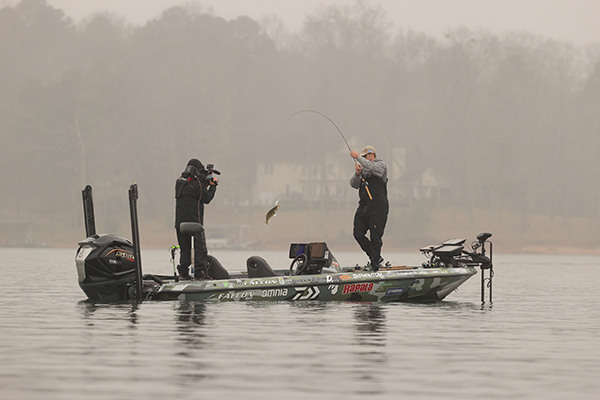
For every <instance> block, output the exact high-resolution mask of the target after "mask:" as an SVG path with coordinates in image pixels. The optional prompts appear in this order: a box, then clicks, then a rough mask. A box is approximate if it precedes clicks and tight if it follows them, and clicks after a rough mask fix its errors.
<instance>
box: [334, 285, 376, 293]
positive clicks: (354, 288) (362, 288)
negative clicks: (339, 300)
mask: <svg viewBox="0 0 600 400" xmlns="http://www.w3.org/2000/svg"><path fill="white" fill-rule="evenodd" d="M371 289H373V284H372V283H354V284H352V285H344V291H343V292H342V294H349V293H355V292H370V291H371Z"/></svg>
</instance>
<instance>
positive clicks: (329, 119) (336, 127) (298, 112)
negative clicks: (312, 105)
mask: <svg viewBox="0 0 600 400" xmlns="http://www.w3.org/2000/svg"><path fill="white" fill-rule="evenodd" d="M303 112H313V113H315V114H319V115H321V116H322V117H325V118H327V120H328V121H329V122H331V123H332V124H333V126H335V129H337V131H338V132H339V133H340V135H341V136H342V139H344V142H346V146H348V150H350V151H352V149H351V148H350V145H349V144H348V141H347V140H346V138H345V137H344V134H343V133H342V131H341V130H340V128H338V126H337V125H336V124H335V122H333V121H332V120H331V118H329V117H328V116H327V115H325V114H323V113H321V112H319V111H315V110H300V111H296V112H295V113H293V114H292V115H291V116H292V117H293V116H294V115H296V114H300V113H303Z"/></svg>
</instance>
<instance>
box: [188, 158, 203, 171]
mask: <svg viewBox="0 0 600 400" xmlns="http://www.w3.org/2000/svg"><path fill="white" fill-rule="evenodd" d="M187 165H192V166H194V167H196V169H197V170H198V171H202V170H203V169H204V165H202V163H201V162H200V160H198V159H197V158H192V159H191V160H190V161H188V163H187Z"/></svg>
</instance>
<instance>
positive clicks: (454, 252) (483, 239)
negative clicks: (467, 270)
mask: <svg viewBox="0 0 600 400" xmlns="http://www.w3.org/2000/svg"><path fill="white" fill-rule="evenodd" d="M490 237H492V234H491V233H488V232H484V233H480V234H479V235H477V240H476V241H474V242H473V243H471V249H472V251H467V250H465V249H464V243H465V241H466V239H450V240H447V241H445V242H442V243H440V244H436V245H432V246H426V247H423V248H421V249H419V250H420V251H421V252H422V253H423V254H424V255H425V256H426V257H427V258H429V261H426V262H424V263H423V264H422V266H423V267H424V268H460V267H463V266H469V267H479V268H481V303H482V304H485V287H486V286H487V287H488V288H489V292H490V298H489V301H490V304H492V278H493V277H494V270H493V264H492V242H490V241H489V240H488V239H489V238H490ZM486 243H489V253H490V256H489V257H488V256H486V254H485V253H486V249H485V247H486V246H485V244H486ZM478 250H479V251H478ZM485 271H488V273H487V276H486V273H485Z"/></svg>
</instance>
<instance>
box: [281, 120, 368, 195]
mask: <svg viewBox="0 0 600 400" xmlns="http://www.w3.org/2000/svg"><path fill="white" fill-rule="evenodd" d="M304 112H312V113H315V114H319V115H320V116H322V117H324V118H326V119H327V121H329V122H331V123H332V124H333V126H335V129H337V131H338V132H339V133H340V136H341V137H342V139H344V143H346V146H347V147H348V150H350V151H352V149H351V148H350V145H349V144H348V141H347V140H346V137H345V136H344V134H343V133H342V131H341V130H340V128H338V126H337V125H336V124H335V122H333V121H332V120H331V118H329V117H328V116H327V115H325V114H323V113H322V112H319V111H316V110H300V111H296V112H295V113H293V114H292V115H291V116H292V117H293V116H294V115H296V114H300V113H304ZM354 164H358V163H357V161H356V160H354ZM359 165H360V164H359ZM361 181H362V182H363V184H364V185H365V189H367V194H368V195H369V199H371V200H373V197H372V196H371V191H370V190H369V182H367V181H366V180H365V178H363V177H361Z"/></svg>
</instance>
